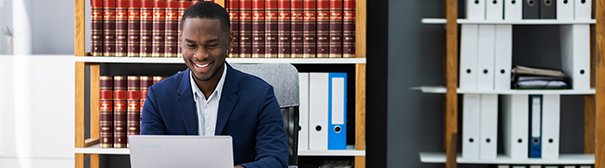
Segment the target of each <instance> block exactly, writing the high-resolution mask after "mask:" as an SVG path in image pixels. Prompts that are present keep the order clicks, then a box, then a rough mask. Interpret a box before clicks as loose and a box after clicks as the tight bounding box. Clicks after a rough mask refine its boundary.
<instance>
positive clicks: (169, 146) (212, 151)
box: [128, 135, 233, 168]
mask: <svg viewBox="0 0 605 168" xmlns="http://www.w3.org/2000/svg"><path fill="white" fill-rule="evenodd" d="M128 142H129V145H130V164H131V167H132V168H166V167H179V168H190V167H191V168H193V167H195V168H199V167H213V168H232V167H233V146H232V141H231V136H167V135H131V136H128Z"/></svg>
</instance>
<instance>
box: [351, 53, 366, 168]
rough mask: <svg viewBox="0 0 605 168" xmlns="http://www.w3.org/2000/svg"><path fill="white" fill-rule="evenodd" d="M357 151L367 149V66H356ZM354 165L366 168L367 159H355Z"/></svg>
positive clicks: (358, 167)
mask: <svg viewBox="0 0 605 168" xmlns="http://www.w3.org/2000/svg"><path fill="white" fill-rule="evenodd" d="M355 149H357V150H365V149H366V64H357V65H355ZM354 165H355V167H356V168H364V167H366V166H365V157H363V156H357V157H355V164H354Z"/></svg>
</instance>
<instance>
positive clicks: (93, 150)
mask: <svg viewBox="0 0 605 168" xmlns="http://www.w3.org/2000/svg"><path fill="white" fill-rule="evenodd" d="M74 152H75V153H80V154H103V155H130V149H128V148H101V147H100V146H99V145H98V144H97V145H93V146H91V147H88V148H75V149H74ZM365 155H366V151H365V150H355V149H353V146H350V147H349V146H347V149H346V150H327V151H318V150H305V151H298V156H365Z"/></svg>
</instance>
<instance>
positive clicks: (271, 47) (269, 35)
mask: <svg viewBox="0 0 605 168" xmlns="http://www.w3.org/2000/svg"><path fill="white" fill-rule="evenodd" d="M278 1H279V0H265V53H266V54H265V57H266V58H277V55H278V54H279V45H278V44H279V35H278V33H279V27H278V25H277V24H278V22H279V21H278V17H279V11H278V4H279V3H278Z"/></svg>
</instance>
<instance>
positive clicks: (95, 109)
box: [89, 64, 101, 140]
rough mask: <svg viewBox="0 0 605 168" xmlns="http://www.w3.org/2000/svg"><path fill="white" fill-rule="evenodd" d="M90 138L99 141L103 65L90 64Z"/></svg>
mask: <svg viewBox="0 0 605 168" xmlns="http://www.w3.org/2000/svg"><path fill="white" fill-rule="evenodd" d="M89 67H90V78H89V81H90V91H89V93H90V102H89V103H90V116H89V117H90V138H91V139H93V140H98V139H99V126H100V125H99V110H100V108H99V92H100V88H99V80H100V79H101V65H100V64H90V65H89Z"/></svg>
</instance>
